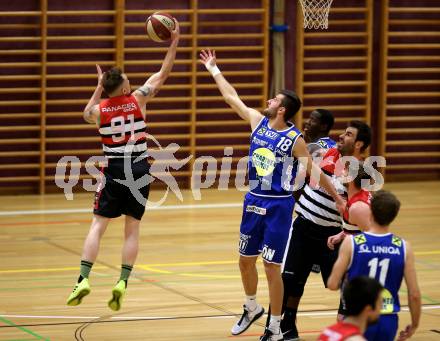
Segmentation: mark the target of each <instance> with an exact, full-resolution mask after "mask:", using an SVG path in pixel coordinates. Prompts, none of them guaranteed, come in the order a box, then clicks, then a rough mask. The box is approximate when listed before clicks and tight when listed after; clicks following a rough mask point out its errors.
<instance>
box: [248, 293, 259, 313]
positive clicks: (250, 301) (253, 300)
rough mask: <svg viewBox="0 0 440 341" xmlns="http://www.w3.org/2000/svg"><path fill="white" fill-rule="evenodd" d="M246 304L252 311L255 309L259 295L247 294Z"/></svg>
mask: <svg viewBox="0 0 440 341" xmlns="http://www.w3.org/2000/svg"><path fill="white" fill-rule="evenodd" d="M245 305H246V307H247V308H248V309H249V310H250V311H254V310H255V309H257V296H256V295H252V296H246V303H245Z"/></svg>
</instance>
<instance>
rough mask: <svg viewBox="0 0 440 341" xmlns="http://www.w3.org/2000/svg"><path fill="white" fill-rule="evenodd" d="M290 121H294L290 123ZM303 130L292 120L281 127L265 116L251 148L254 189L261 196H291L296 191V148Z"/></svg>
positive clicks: (251, 174)
mask: <svg viewBox="0 0 440 341" xmlns="http://www.w3.org/2000/svg"><path fill="white" fill-rule="evenodd" d="M289 124H290V123H289ZM300 136H302V135H301V132H300V131H299V130H298V129H297V128H296V127H295V126H294V125H293V124H291V125H290V126H289V127H288V128H286V129H284V130H281V131H278V130H274V129H272V128H271V127H270V126H269V119H268V118H267V117H264V118H262V119H261V121H260V123H259V124H258V126H257V127H256V128H255V130H254V131H253V132H252V134H251V145H250V149H249V164H248V166H249V185H250V189H251V190H250V192H251V193H252V194H254V195H257V196H265V197H288V196H291V195H292V191H293V183H294V181H295V177H296V171H297V166H298V165H297V160H296V159H295V158H293V157H292V149H293V147H294V145H295V143H296V141H297V139H298V137H300Z"/></svg>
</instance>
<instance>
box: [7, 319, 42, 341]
mask: <svg viewBox="0 0 440 341" xmlns="http://www.w3.org/2000/svg"><path fill="white" fill-rule="evenodd" d="M5 316H6V315H3V316H0V321H3V322H4V323H5V324H7V325H9V326H11V327H14V328H17V329H20V330H21V331H22V332H25V333H26V334H29V335H32V336H35V337H36V338H37V339H38V340H45V341H47V340H49V339H48V338H45V337H44V336H41V335H39V334H37V333H35V332H33V331H32V330H30V329H28V328H25V327H22V326H19V325H17V324H15V323H14V322H12V321H9V320H8V319H6V318H5Z"/></svg>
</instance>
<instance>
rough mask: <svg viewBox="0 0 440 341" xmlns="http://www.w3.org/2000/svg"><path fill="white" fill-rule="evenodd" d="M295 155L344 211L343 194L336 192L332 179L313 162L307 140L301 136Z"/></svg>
mask: <svg viewBox="0 0 440 341" xmlns="http://www.w3.org/2000/svg"><path fill="white" fill-rule="evenodd" d="M292 153H293V156H294V157H296V158H297V159H298V160H299V162H300V163H301V164H302V165H303V167H304V168H305V169H306V172H307V175H309V176H310V177H311V178H315V181H316V180H319V181H317V182H318V183H319V185H320V186H321V187H323V188H324V189H325V190H326V191H327V193H328V194H330V196H331V197H332V198H333V199H334V200H335V203H336V208H337V209H338V211H339V212H340V213H343V212H344V209H345V205H346V203H345V200H343V199H342V198H341V196H340V195H339V194H338V193H337V192H336V189H335V187H334V186H333V184H332V183H331V181H330V178H329V177H328V176H327V175H325V174H324V172H323V171H321V169H320V168H319V166H318V165H317V164H316V163H314V162H313V160H312V157H311V156H310V154H309V152H308V150H307V145H306V142H305V141H304V139H303V138H302V137H299V138H298V140H297V142H296V143H295V146H294V147H293V150H292Z"/></svg>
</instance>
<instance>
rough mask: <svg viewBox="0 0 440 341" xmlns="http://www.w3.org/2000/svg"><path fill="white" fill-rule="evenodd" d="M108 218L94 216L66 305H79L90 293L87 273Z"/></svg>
mask: <svg viewBox="0 0 440 341" xmlns="http://www.w3.org/2000/svg"><path fill="white" fill-rule="evenodd" d="M109 221H110V218H106V217H102V216H99V215H96V214H95V215H94V217H93V221H92V224H91V226H90V230H89V233H88V234H87V237H86V240H85V242H84V247H83V252H82V256H81V268H80V275H79V278H78V281H77V283H76V285H75V287H74V289H73V291H72V293H71V294H70V296H69V298H68V299H67V305H70V306H75V305H78V304H81V301H82V299H83V297H84V296H87V295H88V294H89V293H90V284H89V273H90V270H91V269H92V266H93V263H94V262H95V260H96V257H97V256H98V252H99V245H100V242H101V237H102V235H103V234H104V232H105V230H106V228H107V225H108V223H109Z"/></svg>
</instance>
